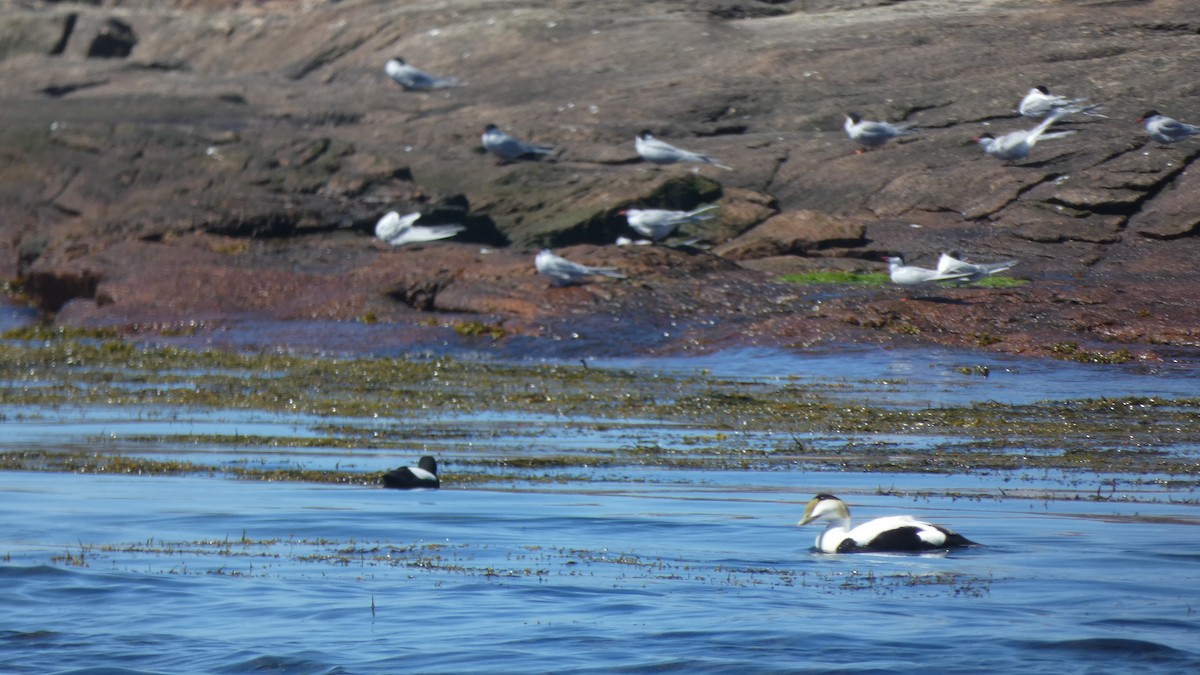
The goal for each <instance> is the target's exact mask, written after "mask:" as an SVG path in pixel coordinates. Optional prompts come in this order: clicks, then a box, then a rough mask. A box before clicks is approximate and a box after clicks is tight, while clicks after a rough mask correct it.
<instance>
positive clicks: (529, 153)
mask: <svg viewBox="0 0 1200 675" xmlns="http://www.w3.org/2000/svg"><path fill="white" fill-rule="evenodd" d="M479 140H480V142H481V143H483V149H484V150H487V151H488V152H490V153H492V154H493V155H495V156H497V157H499V158H500V163H501V164H503V163H505V162H511V161H513V160H514V159H520V158H522V157H535V156H537V155H550V154H553V153H554V148H552V147H550V146H548V145H534V144H532V143H526V142H524V141H518V140H517V139H515V138H513V137H512V136H509V135H508V134H506V133H504V132H503V131H500V128H499V127H497V126H496V125H495V124H489V125H487V126H486V127H484V128H483V134H482V135H481V136H480V139H479Z"/></svg>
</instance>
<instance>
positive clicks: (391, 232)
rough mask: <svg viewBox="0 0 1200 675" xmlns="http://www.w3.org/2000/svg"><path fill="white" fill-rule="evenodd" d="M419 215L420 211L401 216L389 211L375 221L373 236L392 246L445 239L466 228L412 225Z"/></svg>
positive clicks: (459, 226) (460, 226)
mask: <svg viewBox="0 0 1200 675" xmlns="http://www.w3.org/2000/svg"><path fill="white" fill-rule="evenodd" d="M420 217H421V214H420V212H415V213H410V214H408V215H404V216H402V215H400V214H399V213H397V212H395V211H389V212H388V213H387V215H385V216H384V217H382V218H380V219H379V222H377V223H375V236H376V237H378V238H379V239H381V240H383V241H385V242H387V243H389V244H391V245H392V246H403V245H405V244H415V243H418V242H423V241H437V240H438V239H447V238H449V237H453V236H454V235H456V234H458V233H459V232H462V231H463V230H465V229H466V228H465V227H463V226H462V225H429V226H423V225H413V223H415V222H417V219H419V218H420Z"/></svg>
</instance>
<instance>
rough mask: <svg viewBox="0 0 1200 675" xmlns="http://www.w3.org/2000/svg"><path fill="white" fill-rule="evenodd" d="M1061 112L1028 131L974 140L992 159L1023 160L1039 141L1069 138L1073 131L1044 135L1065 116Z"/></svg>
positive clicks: (981, 137)
mask: <svg viewBox="0 0 1200 675" xmlns="http://www.w3.org/2000/svg"><path fill="white" fill-rule="evenodd" d="M1065 114H1066V113H1064V112H1063V111H1061V110H1060V111H1057V112H1054V113H1052V114H1051V115H1050V116H1049V117H1047V118H1046V119H1044V120H1042V123H1041V124H1039V125H1037V126H1036V127H1034V128H1032V129H1030V130H1029V131H1013V132H1011V133H1007V134H1004V135H1003V136H1001V137H999V138H995V137H993V136H992V135H991V134H984V135H982V136H980V137H979V138H976V139H975V142H976V143H978V144H979V147H981V148H983V151H984V152H986V153H987V154H989V155H991V156H992V157H996V158H998V159H1006V160H1016V159H1025V158H1026V157H1028V156H1029V151H1031V150H1033V146H1035V145H1037V142H1038V141H1039V140H1041V139H1051V138H1062V137H1063V136H1069V135H1071V134H1073V133H1075V132H1074V131H1056V132H1054V133H1049V134H1048V133H1046V130H1047V129H1049V128H1050V125H1051V124H1054V123H1055V122H1057V121H1058V120H1059V119H1061V118H1062V116H1063V115H1065Z"/></svg>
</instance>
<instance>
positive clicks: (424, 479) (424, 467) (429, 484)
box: [383, 455, 441, 490]
mask: <svg viewBox="0 0 1200 675" xmlns="http://www.w3.org/2000/svg"><path fill="white" fill-rule="evenodd" d="M383 486H384V487H386V488H393V489H396V490H414V489H421V488H429V489H437V488H438V487H441V481H440V480H439V479H438V477H437V460H436V459H434V458H433V457H430V456H428V455H426V456H424V457H422V458H421V459H420V461H419V462H418V463H417V466H402V467H399V468H397V469H392V470H391V471H388V472H387V473H385V474H383Z"/></svg>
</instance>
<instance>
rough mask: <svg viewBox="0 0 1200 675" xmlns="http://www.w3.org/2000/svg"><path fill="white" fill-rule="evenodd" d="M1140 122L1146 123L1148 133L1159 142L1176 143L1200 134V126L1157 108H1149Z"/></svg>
mask: <svg viewBox="0 0 1200 675" xmlns="http://www.w3.org/2000/svg"><path fill="white" fill-rule="evenodd" d="M1138 122H1139V123H1141V124H1144V125H1145V127H1146V133H1147V134H1150V138H1153V139H1154V140H1156V141H1158V142H1159V143H1175V142H1176V141H1182V140H1185V139H1187V138H1188V137H1189V136H1195V135H1196V134H1200V127H1198V126H1196V125H1194V124H1186V123H1184V122H1180V121H1179V120H1176V119H1172V118H1170V117H1167V116H1166V115H1164V114H1162V113H1160V112H1158V111H1157V110H1147V111H1146V112H1145V113H1144V114H1143V115H1142V116H1141V117H1140V118H1139V119H1138Z"/></svg>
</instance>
